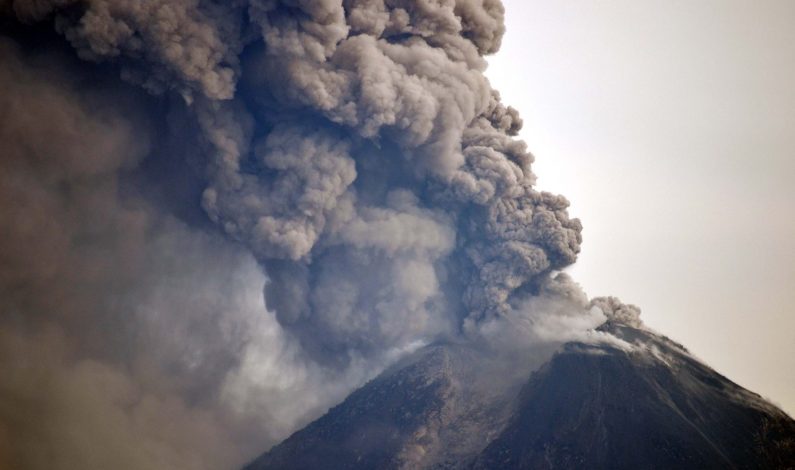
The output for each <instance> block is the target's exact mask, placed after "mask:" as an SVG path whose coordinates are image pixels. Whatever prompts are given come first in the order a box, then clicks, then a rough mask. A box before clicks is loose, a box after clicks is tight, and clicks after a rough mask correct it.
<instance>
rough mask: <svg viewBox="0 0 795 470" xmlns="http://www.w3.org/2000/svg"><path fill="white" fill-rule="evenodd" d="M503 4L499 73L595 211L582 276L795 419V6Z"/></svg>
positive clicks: (568, 189) (553, 167)
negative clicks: (637, 308) (503, 32)
mask: <svg viewBox="0 0 795 470" xmlns="http://www.w3.org/2000/svg"><path fill="white" fill-rule="evenodd" d="M504 3H505V8H506V28H507V33H506V35H505V37H504V39H503V42H502V47H501V49H500V52H499V53H498V54H496V55H494V56H492V57H490V58H489V70H488V71H487V76H488V77H489V80H490V81H491V83H492V85H493V86H494V87H495V88H496V89H497V90H499V91H500V93H501V95H502V98H503V102H505V103H507V104H510V105H512V106H513V107H514V108H516V109H518V110H519V112H520V114H521V116H522V118H523V119H524V128H523V130H522V132H521V134H520V135H521V137H523V138H524V139H525V140H526V141H527V143H528V145H529V148H530V150H531V151H532V152H533V154H534V155H535V157H536V162H535V164H534V172H535V173H536V174H537V175H539V180H538V186H539V187H540V188H541V189H544V190H548V191H553V192H556V193H560V194H564V195H565V196H566V197H568V198H569V199H570V200H571V203H572V205H571V209H570V212H571V214H572V215H573V216H576V217H579V218H580V219H581V220H582V222H583V226H584V230H583V239H584V241H583V246H582V252H581V254H580V256H579V259H578V262H577V263H576V264H575V265H574V266H573V267H572V268H570V269H569V272H570V273H571V274H572V275H573V276H574V278H575V279H576V280H577V281H578V282H579V283H580V284H581V285H582V286H583V287H584V289H585V291H586V292H587V293H588V294H589V295H592V296H595V295H617V296H619V297H621V299H622V300H623V301H625V302H629V303H633V304H636V305H638V306H640V307H641V309H642V311H643V313H642V318H643V320H644V321H645V323H646V324H647V325H648V326H650V327H652V328H653V329H655V330H657V331H659V332H661V333H663V334H666V335H668V336H670V337H671V338H673V339H675V340H678V341H680V342H682V343H683V344H684V345H685V346H686V347H688V348H689V349H690V350H691V351H692V352H693V353H694V354H695V355H696V356H698V357H700V358H701V359H702V360H704V361H706V362H707V363H708V364H709V365H711V366H712V367H714V368H716V369H717V370H718V371H719V372H721V373H723V374H724V375H727V376H728V377H729V378H730V379H732V380H734V381H735V382H737V383H739V384H740V385H743V386H745V387H747V388H750V389H751V390H753V391H755V392H757V393H759V394H761V395H762V396H764V397H766V398H768V399H770V400H772V401H773V402H774V403H776V404H778V405H780V406H782V407H783V408H784V409H785V410H786V411H787V412H788V413H790V415H792V414H795V339H793V333H794V332H795V315H793V308H792V305H793V301H795V289H793V287H795V217H793V209H792V207H793V203H795V185H793V184H792V183H791V179H792V177H793V176H795V159H793V158H792V156H793V155H792V154H793V151H795V88H793V83H795V29H793V28H792V23H793V20H795V3H794V2H789V1H766V2H743V1H712V0H709V1H699V2H685V1H674V2H659V1H635V0H632V1H625V0H619V1H612V2H597V1H575V2H540V1H529V0H521V1H518V0H509V1H506V2H504Z"/></svg>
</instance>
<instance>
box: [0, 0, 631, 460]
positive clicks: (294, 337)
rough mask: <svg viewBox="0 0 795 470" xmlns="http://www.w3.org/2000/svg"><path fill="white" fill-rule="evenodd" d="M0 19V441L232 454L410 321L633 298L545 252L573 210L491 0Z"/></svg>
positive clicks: (43, 0)
mask: <svg viewBox="0 0 795 470" xmlns="http://www.w3.org/2000/svg"><path fill="white" fill-rule="evenodd" d="M0 32H1V33H2V38H0V60H1V61H2V63H3V66H2V68H0V86H2V89H3V92H2V93H0V143H2V160H0V170H2V171H1V172H0V201H2V202H0V218H1V219H2V220H3V221H4V222H3V227H2V228H1V229H0V309H2V317H0V323H2V325H3V328H2V334H1V335H0V338H1V341H0V364H1V367H2V370H4V380H3V383H2V385H0V403H2V405H0V466H7V467H12V468H81V467H82V468H99V467H103V468H218V467H226V466H232V465H236V464H240V463H241V462H243V461H245V460H246V459H247V458H249V457H251V456H253V455H254V454H255V453H257V452H258V451H261V450H262V449H263V447H266V446H267V445H268V444H272V443H274V442H277V441H278V440H279V439H281V438H283V437H284V436H285V435H286V434H288V433H289V432H290V431H292V430H294V429H295V428H296V427H297V426H299V425H301V424H303V423H305V422H306V421H307V420H309V419H311V418H312V417H314V416H316V415H317V413H319V412H322V410H323V409H324V407H327V406H329V405H330V404H333V403H334V402H335V401H338V400H340V399H341V398H342V397H344V395H345V394H346V393H347V392H348V391H349V390H350V389H351V388H352V387H354V386H356V385H358V384H360V383H362V382H363V381H364V380H366V379H367V378H368V377H371V376H372V375H373V374H376V373H377V372H378V371H379V370H381V369H382V368H383V367H384V366H385V365H386V364H388V363H389V362H390V361H392V360H394V359H395V358H397V357H398V356H400V355H401V354H404V353H405V352H407V351H410V350H412V349H414V348H416V347H418V346H420V345H422V344H425V343H428V342H431V341H434V340H437V339H440V338H452V337H456V338H461V337H468V338H473V339H477V341H481V340H484V339H485V340H486V341H487V342H500V341H502V342H503V343H505V344H514V342H515V343H516V344H521V343H527V342H543V341H547V342H555V341H565V340H566V339H571V338H572V337H573V336H572V334H575V332H576V334H580V333H582V332H584V331H586V330H588V329H592V328H594V327H595V326H597V325H598V324H599V323H600V322H603V321H604V320H605V318H608V319H612V320H615V321H625V322H637V321H638V320H637V309H635V308H634V307H631V306H629V307H628V306H623V305H621V304H620V303H618V302H617V301H616V300H615V299H610V298H608V299H597V300H594V301H593V302H592V303H590V304H589V302H588V300H587V298H586V297H585V296H584V294H582V292H581V291H580V290H579V287H577V286H576V284H574V283H573V282H572V281H571V280H570V279H569V278H568V277H567V276H565V275H564V274H559V273H558V271H559V270H561V269H563V268H565V267H566V266H568V265H570V264H571V263H573V262H574V261H575V259H576V256H577V253H578V252H579V248H580V243H581V236H580V233H581V226H580V223H579V221H578V220H577V219H572V218H569V216H568V214H567V212H566V209H567V206H568V202H567V201H566V199H565V198H563V197H562V196H557V195H553V194H549V193H545V192H539V191H537V190H535V189H534V187H533V184H534V182H535V176H534V175H533V173H532V172H531V163H532V161H533V157H532V155H531V154H530V153H529V152H528V151H527V149H526V147H525V144H524V143H523V142H521V141H519V140H516V138H515V136H516V134H517V132H518V131H519V130H520V128H521V125H522V123H521V120H520V118H519V117H518V114H517V112H516V111H515V110H514V109H512V108H510V107H506V106H505V105H503V104H502V103H501V102H500V98H499V94H498V93H497V92H496V91H495V90H493V89H492V88H491V87H490V85H489V82H488V81H487V79H486V78H485V76H484V74H483V72H484V70H485V67H486V62H485V60H484V58H483V57H484V55H486V54H490V53H494V52H496V51H497V49H498V48H499V44H500V39H501V36H502V34H503V32H504V27H503V7H502V5H501V3H500V2H499V1H496V0H457V1H456V0H449V1H447V0H445V1H428V0H340V1H334V0H249V1H245V0H235V1H223V2H222V1H218V2H216V1H210V0H178V1H173V0H168V1H165V0H157V1H147V2H140V1H134V0H91V1H77V0H35V1H34V0H3V1H0ZM263 294H264V295H263ZM522 325H525V326H527V327H526V328H525V327H522ZM498 338H499V339H498ZM510 338H513V339H510ZM125 466H126V467H125Z"/></svg>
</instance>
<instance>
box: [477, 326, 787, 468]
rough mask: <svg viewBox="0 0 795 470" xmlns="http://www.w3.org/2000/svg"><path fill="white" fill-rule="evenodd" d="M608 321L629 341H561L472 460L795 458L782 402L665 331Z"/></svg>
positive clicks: (626, 462) (774, 461)
mask: <svg viewBox="0 0 795 470" xmlns="http://www.w3.org/2000/svg"><path fill="white" fill-rule="evenodd" d="M609 329H610V330H611V331H612V332H613V333H614V334H615V335H616V336H617V337H619V338H623V339H625V340H628V342H629V343H631V344H633V345H634V346H636V347H637V350H631V351H629V352H627V351H622V350H619V349H615V348H612V347H609V346H599V347H594V346H586V345H582V344H570V345H567V347H566V348H565V350H564V351H563V352H561V353H560V354H558V355H556V356H555V358H553V360H552V361H550V362H549V363H548V364H546V365H545V366H544V367H543V368H542V369H541V370H539V371H537V372H536V373H534V374H533V376H532V378H531V379H530V381H529V382H528V384H527V385H526V387H525V388H524V389H523V390H522V393H521V395H520V397H519V399H518V401H519V405H518V409H517V413H516V414H515V415H514V417H513V418H512V419H511V422H510V423H509V424H508V425H507V426H506V428H505V429H504V430H503V432H502V433H501V434H500V436H499V437H498V438H496V439H495V440H494V441H493V442H491V443H490V444H489V446H488V447H487V448H486V450H485V451H484V452H483V453H482V454H481V455H480V456H479V457H478V458H477V462H476V464H475V467H476V468H583V467H584V466H587V467H588V468H699V469H707V468H716V469H717V468H720V469H729V468H787V467H789V466H792V465H795V460H794V459H795V447H794V445H795V423H793V421H792V419H790V418H789V417H788V416H787V415H786V414H784V413H783V412H782V411H780V410H778V409H777V408H775V407H774V406H772V405H771V404H769V403H767V402H765V401H764V400H762V399H761V398H760V397H759V396H758V395H756V394H753V393H751V392H749V391H747V390H745V389H743V388H742V387H740V386H738V385H736V384H735V383H733V382H731V381H730V380H728V379H726V378H725V377H723V376H721V375H720V374H718V373H716V372H715V371H714V370H712V369H710V368H709V367H707V366H706V365H704V364H703V363H701V362H699V361H698V360H696V359H695V358H693V357H692V356H691V355H690V354H688V353H687V351H686V350H684V349H683V348H681V346H679V345H677V344H675V343H673V342H671V341H669V340H666V339H665V338H662V337H659V336H656V335H653V334H651V333H649V332H646V331H643V330H638V329H633V328H629V327H624V326H618V325H612V326H609ZM786 446H789V448H788V449H787V448H786Z"/></svg>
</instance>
